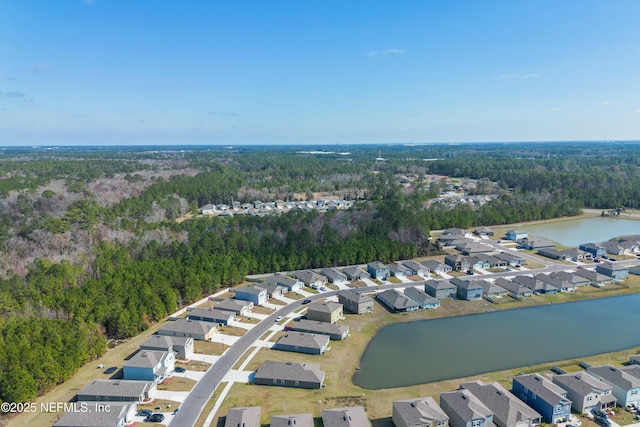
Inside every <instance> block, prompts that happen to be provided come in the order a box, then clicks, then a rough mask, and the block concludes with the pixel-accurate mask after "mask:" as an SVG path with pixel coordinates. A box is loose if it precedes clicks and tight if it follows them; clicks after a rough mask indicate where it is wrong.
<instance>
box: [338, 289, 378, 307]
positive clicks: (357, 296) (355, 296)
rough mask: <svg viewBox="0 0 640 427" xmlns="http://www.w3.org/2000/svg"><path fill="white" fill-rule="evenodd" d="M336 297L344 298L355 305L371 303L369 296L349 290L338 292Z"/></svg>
mask: <svg viewBox="0 0 640 427" xmlns="http://www.w3.org/2000/svg"><path fill="white" fill-rule="evenodd" d="M338 297H342V298H345V299H347V300H349V301H352V302H355V303H357V304H363V303H367V302H372V301H373V299H372V298H371V297H370V296H368V295H365V294H363V293H362V292H353V291H351V290H342V291H340V292H338Z"/></svg>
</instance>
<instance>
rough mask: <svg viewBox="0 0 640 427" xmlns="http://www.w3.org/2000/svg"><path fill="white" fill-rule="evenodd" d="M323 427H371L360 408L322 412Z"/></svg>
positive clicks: (325, 410)
mask: <svg viewBox="0 0 640 427" xmlns="http://www.w3.org/2000/svg"><path fill="white" fill-rule="evenodd" d="M322 423H323V424H324V427H371V422H370V421H369V419H368V418H367V414H365V412H364V408H363V407H362V406H353V407H351V408H333V409H323V410H322Z"/></svg>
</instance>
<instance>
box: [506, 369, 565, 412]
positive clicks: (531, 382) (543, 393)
mask: <svg viewBox="0 0 640 427" xmlns="http://www.w3.org/2000/svg"><path fill="white" fill-rule="evenodd" d="M513 380H514V381H517V382H519V383H520V384H522V385H523V386H524V387H526V388H528V389H529V390H531V391H532V392H533V393H535V394H536V395H537V396H538V397H539V398H541V399H542V400H544V401H545V402H547V403H548V404H550V405H553V406H555V405H558V404H571V401H570V400H569V399H567V398H566V397H564V396H565V395H566V394H567V392H566V391H565V390H563V389H562V388H561V387H559V386H557V385H555V384H554V383H552V382H551V381H549V380H548V379H546V378H545V377H543V376H542V375H540V374H530V375H518V376H516V377H514V378H513Z"/></svg>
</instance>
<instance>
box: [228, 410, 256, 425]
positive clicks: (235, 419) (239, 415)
mask: <svg viewBox="0 0 640 427" xmlns="http://www.w3.org/2000/svg"><path fill="white" fill-rule="evenodd" d="M224 427H260V407H259V406H249V407H244V408H231V409H229V410H228V411H227V419H226V420H225V422H224Z"/></svg>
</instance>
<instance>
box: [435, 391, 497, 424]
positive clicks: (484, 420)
mask: <svg viewBox="0 0 640 427" xmlns="http://www.w3.org/2000/svg"><path fill="white" fill-rule="evenodd" d="M440 407H441V408H442V409H443V410H444V412H445V413H446V414H447V415H448V416H449V425H450V426H451V427H492V426H494V425H495V424H494V422H493V412H491V410H490V409H489V408H487V407H486V406H485V405H483V404H482V402H480V400H478V398H477V397H475V396H474V395H473V394H471V392H469V390H456V391H451V392H447V393H441V394H440Z"/></svg>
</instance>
